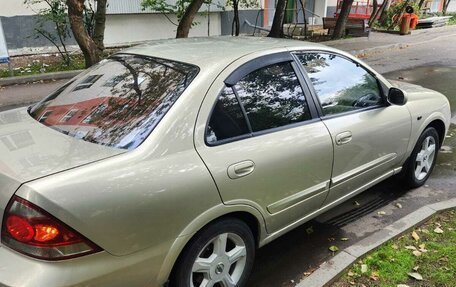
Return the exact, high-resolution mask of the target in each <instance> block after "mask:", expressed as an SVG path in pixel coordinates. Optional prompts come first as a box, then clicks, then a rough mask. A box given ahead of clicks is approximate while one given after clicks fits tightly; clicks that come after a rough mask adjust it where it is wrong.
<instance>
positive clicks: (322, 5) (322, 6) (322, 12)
mask: <svg viewBox="0 0 456 287" xmlns="http://www.w3.org/2000/svg"><path fill="white" fill-rule="evenodd" d="M327 3H328V0H316V1H315V8H314V13H315V14H317V15H318V16H320V17H316V22H315V24H318V25H321V24H323V20H322V17H326V12H327V11H326V7H327V5H328V4H327Z"/></svg>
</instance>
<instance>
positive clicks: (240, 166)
mask: <svg viewBox="0 0 456 287" xmlns="http://www.w3.org/2000/svg"><path fill="white" fill-rule="evenodd" d="M254 169H255V163H254V162H253V161H251V160H245V161H241V162H238V163H235V164H232V165H230V166H229V167H228V177H229V178H231V179H237V178H240V177H243V176H246V175H249V174H251V173H252V172H253V170H254Z"/></svg>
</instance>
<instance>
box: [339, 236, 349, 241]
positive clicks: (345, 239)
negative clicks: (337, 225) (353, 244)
mask: <svg viewBox="0 0 456 287" xmlns="http://www.w3.org/2000/svg"><path fill="white" fill-rule="evenodd" d="M340 241H348V238H347V237H342V238H341V239H340Z"/></svg>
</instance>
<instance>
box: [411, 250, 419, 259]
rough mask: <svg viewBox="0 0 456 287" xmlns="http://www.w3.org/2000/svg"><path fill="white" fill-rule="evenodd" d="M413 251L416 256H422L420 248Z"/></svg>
mask: <svg viewBox="0 0 456 287" xmlns="http://www.w3.org/2000/svg"><path fill="white" fill-rule="evenodd" d="M412 253H413V255H415V256H416V257H418V256H421V252H419V251H418V250H414V251H413V252H412Z"/></svg>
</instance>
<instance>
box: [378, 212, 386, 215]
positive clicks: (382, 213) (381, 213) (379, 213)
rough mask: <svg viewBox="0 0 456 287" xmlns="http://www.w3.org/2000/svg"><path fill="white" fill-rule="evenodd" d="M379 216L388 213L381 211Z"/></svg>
mask: <svg viewBox="0 0 456 287" xmlns="http://www.w3.org/2000/svg"><path fill="white" fill-rule="evenodd" d="M377 214H378V215H385V214H386V212H384V211H379V212H377Z"/></svg>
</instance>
